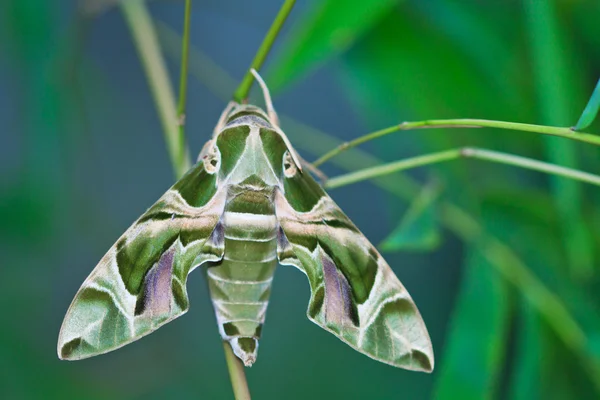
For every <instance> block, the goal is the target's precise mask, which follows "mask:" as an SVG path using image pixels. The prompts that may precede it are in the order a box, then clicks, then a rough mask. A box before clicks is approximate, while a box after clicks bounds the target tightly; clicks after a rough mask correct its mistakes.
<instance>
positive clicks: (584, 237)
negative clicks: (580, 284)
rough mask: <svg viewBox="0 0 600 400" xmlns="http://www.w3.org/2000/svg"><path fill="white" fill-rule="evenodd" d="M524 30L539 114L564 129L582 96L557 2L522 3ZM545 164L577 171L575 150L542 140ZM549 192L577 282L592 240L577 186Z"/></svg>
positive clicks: (566, 184) (590, 265) (559, 184)
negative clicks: (547, 162) (577, 100)
mask: <svg viewBox="0 0 600 400" xmlns="http://www.w3.org/2000/svg"><path fill="white" fill-rule="evenodd" d="M524 6H525V7H524V9H525V13H524V15H525V19H524V23H525V24H526V25H525V27H526V30H527V33H528V36H529V42H530V48H531V49H530V50H531V60H532V65H533V76H532V77H533V80H534V89H535V92H536V95H537V103H538V104H539V106H538V107H539V114H540V117H541V120H542V122H543V123H544V124H548V125H555V126H557V125H558V126H560V125H563V126H564V125H567V124H568V123H569V121H570V119H571V117H570V115H572V114H571V112H572V111H573V110H574V109H575V107H576V105H575V99H577V98H581V97H582V96H583V95H582V79H581V77H580V76H579V75H580V74H578V73H576V71H577V70H578V64H577V60H576V56H575V54H576V53H575V51H574V45H573V43H572V39H571V38H570V36H569V35H568V34H567V32H569V30H568V29H569V28H568V27H566V26H564V21H563V18H561V15H560V10H559V7H558V2H557V1H556V0H554V1H534V0H528V1H525V2H524ZM544 145H545V153H546V157H547V158H548V160H549V161H550V162H552V163H554V164H559V165H563V166H565V167H571V168H578V167H579V165H580V161H579V157H580V152H579V151H578V149H577V147H576V146H575V144H574V143H572V142H565V141H564V140H560V139H559V138H555V137H544ZM550 183H551V189H552V192H553V194H554V202H555V204H556V208H557V212H558V214H559V216H560V218H561V225H562V229H563V236H564V241H563V246H564V248H565V250H566V253H567V263H566V267H567V269H569V271H570V272H571V273H572V274H573V275H574V276H576V277H577V278H579V279H582V280H585V279H587V278H589V277H590V276H591V275H592V274H593V273H594V255H593V251H592V238H591V234H590V232H589V230H588V229H587V228H586V226H585V220H584V218H583V215H582V214H581V212H580V209H581V204H582V202H583V192H582V190H581V185H580V184H579V183H578V182H575V181H572V180H569V179H565V178H559V177H552V178H551V179H550Z"/></svg>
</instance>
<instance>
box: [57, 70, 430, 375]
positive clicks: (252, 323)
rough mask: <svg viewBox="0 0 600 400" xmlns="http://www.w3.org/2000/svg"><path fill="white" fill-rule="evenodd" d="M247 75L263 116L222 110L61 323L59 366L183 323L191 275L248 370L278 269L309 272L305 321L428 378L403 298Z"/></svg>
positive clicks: (422, 347) (422, 345)
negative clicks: (201, 284)
mask: <svg viewBox="0 0 600 400" xmlns="http://www.w3.org/2000/svg"><path fill="white" fill-rule="evenodd" d="M256 78H257V80H258V81H259V83H260V84H261V86H262V88H263V93H264V97H265V103H266V105H267V107H266V108H267V111H266V112H265V111H263V110H262V109H260V108H259V107H256V106H253V105H247V104H237V103H235V102H231V103H229V105H228V106H227V107H226V109H225V111H224V112H223V114H222V115H221V117H220V119H219V121H218V123H217V126H216V128H215V130H214V133H213V136H212V139H211V140H209V141H208V142H207V143H206V144H205V146H204V147H203V149H202V151H201V153H200V156H199V157H198V161H197V163H196V164H195V165H194V166H193V167H192V168H191V169H190V170H189V171H188V172H187V173H186V174H185V176H183V177H182V178H181V179H180V180H179V181H177V182H176V183H175V184H174V185H173V186H172V187H171V188H170V189H169V190H168V191H167V192H166V193H165V194H164V195H163V196H162V197H161V198H160V199H159V200H158V201H157V202H156V203H155V204H154V205H153V206H151V207H150V208H149V209H148V211H146V212H145V213H144V214H143V215H142V216H141V217H140V218H139V219H138V220H137V221H135V222H134V223H133V225H132V226H131V227H130V228H129V229H128V230H127V231H126V232H125V233H124V234H123V236H121V237H120V238H119V240H117V242H116V243H115V244H114V245H113V246H112V247H111V248H110V250H108V252H107V253H106V255H105V256H104V257H103V258H102V259H101V260H100V262H99V263H98V265H97V266H96V268H95V269H94V270H93V271H92V273H91V274H90V276H89V277H88V278H87V279H86V280H85V282H84V283H83V285H82V286H81V288H80V289H79V291H78V292H77V294H76V295H75V298H74V300H73V302H72V303H71V306H70V307H69V309H68V311H67V314H66V316H65V319H64V322H63V324H62V327H61V330H60V334H59V338H58V357H59V358H61V359H66V360H79V359H83V358H87V357H92V356H95V355H99V354H103V353H106V352H109V351H112V350H115V349H117V348H119V347H122V346H124V345H126V344H128V343H131V342H133V341H135V340H137V339H139V338H141V337H143V336H145V335H147V334H149V333H151V332H153V331H154V330H156V329H157V328H159V327H161V326H162V325H164V324H166V323H167V322H169V321H171V320H173V319H175V318H177V317H179V316H180V315H182V314H184V313H185V312H186V311H187V310H188V308H189V302H188V296H187V290H186V280H187V276H188V274H189V273H190V272H191V271H192V270H194V269H196V268H198V267H202V268H205V272H206V277H207V279H208V286H209V289H210V296H211V299H212V303H213V305H214V310H215V314H216V319H217V324H218V328H219V332H220V334H221V337H222V338H223V340H225V341H228V342H229V343H230V344H231V347H232V349H233V351H234V353H235V355H236V356H237V357H239V358H240V359H241V360H242V361H243V362H244V364H245V365H246V366H251V365H252V364H253V363H254V362H255V361H256V356H257V350H258V340H259V338H260V336H261V331H262V328H263V324H264V321H265V315H266V311H267V305H268V302H269V294H270V291H271V284H272V281H273V275H274V272H275V268H276V266H277V265H278V264H280V265H283V266H288V265H291V266H294V267H296V268H298V269H299V270H300V271H302V272H303V273H304V274H305V275H306V276H307V277H308V282H309V285H310V290H311V296H310V301H309V305H308V310H307V316H308V318H309V319H310V320H311V321H313V322H314V323H316V324H317V325H319V326H321V327H322V328H324V329H325V330H327V331H329V332H331V333H333V334H334V335H336V336H337V337H338V338H339V339H341V340H342V341H343V342H345V343H347V344H348V345H350V346H351V347H352V348H354V349H355V350H358V351H359V352H361V353H364V354H366V355H367V356H369V357H371V358H373V359H375V360H378V361H381V362H384V363H387V364H391V365H393V366H396V367H401V368H406V369H410V370H418V371H426V372H430V371H432V370H433V364H434V361H433V349H432V346H431V341H430V339H429V334H428V332H427V328H426V327H425V324H424V322H423V320H422V318H421V315H420V314H419V311H418V310H417V307H416V306H415V304H414V302H413V300H412V299H411V297H410V295H409V294H408V292H407V291H406V289H405V288H404V286H403V285H402V283H400V281H399V280H398V278H397V277H396V276H395V275H394V273H393V272H392V270H391V268H390V267H389V266H388V264H387V263H386V262H385V260H384V259H383V258H382V257H381V255H380V254H379V252H378V251H377V250H376V249H375V247H374V246H373V245H372V244H371V243H370V242H369V241H368V240H367V238H366V237H365V236H364V235H363V234H362V233H361V232H360V231H359V230H358V228H357V227H356V226H355V225H354V224H353V223H352V221H350V219H349V218H348V217H347V216H346V215H345V214H344V213H343V212H342V211H341V210H340V208H339V207H338V206H337V205H336V204H335V203H334V201H333V200H332V199H331V198H330V197H329V196H328V195H327V193H325V191H324V190H323V189H322V188H321V186H320V185H319V184H318V183H317V182H316V181H315V180H314V179H313V178H312V176H311V175H310V174H309V173H308V171H307V169H308V168H303V167H306V166H307V165H305V164H304V163H303V161H302V159H301V158H300V157H299V155H298V154H297V153H296V150H294V148H293V147H292V145H291V144H290V141H289V140H288V138H287V137H286V135H285V134H284V132H283V131H282V130H281V128H280V126H279V119H278V118H277V114H276V113H275V110H274V109H273V106H272V102H271V98H270V95H269V92H268V89H267V88H266V85H265V84H264V82H263V81H262V79H260V77H259V76H258V75H256Z"/></svg>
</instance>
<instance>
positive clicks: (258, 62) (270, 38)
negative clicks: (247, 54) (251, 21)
mask: <svg viewBox="0 0 600 400" xmlns="http://www.w3.org/2000/svg"><path fill="white" fill-rule="evenodd" d="M294 4H296V0H285V2H284V3H283V5H282V6H281V8H280V9H279V13H277V16H276V17H275V20H274V21H273V23H272V24H271V28H269V31H268V32H267V35H266V36H265V38H264V39H263V42H262V44H261V45H260V47H259V48H258V51H257V52H256V55H255V56H254V60H252V64H251V65H250V68H248V71H247V72H246V75H245V76H244V79H243V80H242V82H241V83H240V85H239V86H238V88H237V90H236V91H235V93H234V95H233V100H234V101H237V102H238V103H242V102H243V101H245V100H246V98H247V97H248V93H250V88H251V87H252V83H253V82H254V76H253V75H252V73H250V70H251V69H255V70H256V71H260V69H261V67H262V65H263V63H264V62H265V60H266V59H267V55H269V52H270V51H271V48H272V47H273V43H275V39H277V36H278V35H279V31H280V30H281V27H282V26H283V24H284V22H285V20H286V19H287V17H288V15H289V14H290V12H291V11H292V8H293V7H294Z"/></svg>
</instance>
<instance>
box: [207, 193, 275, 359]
mask: <svg viewBox="0 0 600 400" xmlns="http://www.w3.org/2000/svg"><path fill="white" fill-rule="evenodd" d="M269 197H270V196H268V193H266V192H265V191H253V190H249V191H244V192H242V193H240V194H238V195H237V196H235V197H234V198H233V199H232V200H230V202H229V203H228V204H227V206H226V208H225V213H224V214H223V219H222V224H223V228H224V236H225V254H224V256H223V260H222V261H221V262H219V263H217V264H214V266H210V267H209V268H208V271H207V272H208V283H209V288H210V294H211V298H212V301H213V305H214V307H215V313H216V316H217V323H218V325H219V331H220V332H221V336H222V337H223V339H225V340H228V341H229V342H230V343H231V347H232V348H233V351H234V352H235V354H236V355H237V356H238V357H239V358H240V359H242V361H244V364H246V365H247V366H249V365H252V363H253V362H254V361H255V360H256V351H257V349H258V339H259V337H260V333H261V330H262V325H263V323H264V320H265V313H266V311H267V305H268V302H269V295H270V293H271V282H272V280H273V273H274V272H275V267H276V266H277V219H276V217H275V213H274V209H273V205H272V202H271V201H270V198H269Z"/></svg>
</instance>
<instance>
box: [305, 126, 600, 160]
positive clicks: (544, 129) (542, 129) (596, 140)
mask: <svg viewBox="0 0 600 400" xmlns="http://www.w3.org/2000/svg"><path fill="white" fill-rule="evenodd" d="M439 128H498V129H508V130H515V131H523V132H534V133H540V134H542V135H550V136H559V137H563V138H567V139H572V140H575V141H579V142H585V143H591V144H594V145H596V146H600V136H597V135H593V134H591V133H585V132H575V131H573V129H572V128H563V127H557V126H545V125H533V124H522V123H518V122H506V121H492V120H487V119H469V118H467V119H464V118H463V119H433V120H425V121H417V122H403V123H401V124H399V125H395V126H391V127H389V128H385V129H382V130H379V131H375V132H372V133H369V134H367V135H364V136H361V137H358V138H356V139H354V140H352V141H350V142H346V143H343V144H341V145H340V146H338V147H336V148H335V149H333V150H331V151H329V152H327V153H325V154H324V155H323V156H321V157H320V158H319V159H318V160H316V161H315V162H314V163H313V165H314V166H316V167H317V166H319V165H321V164H323V163H324V162H326V161H328V160H329V159H331V158H332V157H335V156H336V155H338V154H339V153H341V152H343V151H345V150H347V149H351V148H352V147H356V146H358V145H360V144H362V143H365V142H368V141H370V140H373V139H376V138H379V137H382V136H385V135H389V134H390V133H393V132H398V131H408V130H413V129H439Z"/></svg>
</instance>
